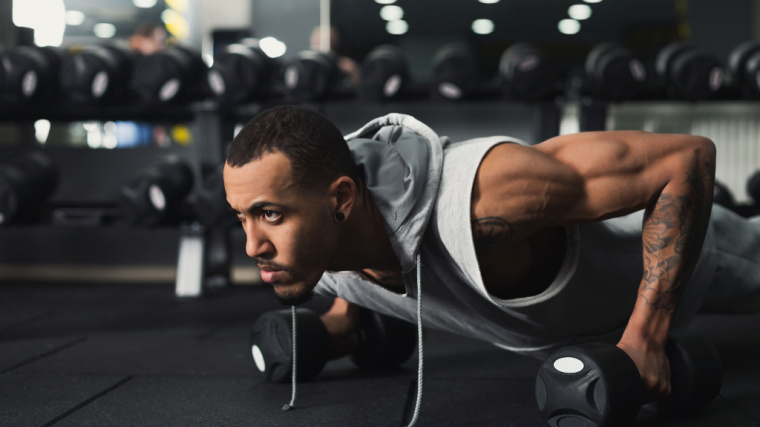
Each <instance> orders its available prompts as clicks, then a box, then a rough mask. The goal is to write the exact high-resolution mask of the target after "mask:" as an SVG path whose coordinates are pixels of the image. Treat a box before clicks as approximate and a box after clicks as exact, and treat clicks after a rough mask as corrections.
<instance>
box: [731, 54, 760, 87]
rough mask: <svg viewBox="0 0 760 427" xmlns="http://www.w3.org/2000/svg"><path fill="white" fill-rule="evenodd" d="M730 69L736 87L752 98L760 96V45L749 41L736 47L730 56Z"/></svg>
mask: <svg viewBox="0 0 760 427" xmlns="http://www.w3.org/2000/svg"><path fill="white" fill-rule="evenodd" d="M728 68H729V71H730V72H731V80H732V83H733V85H734V86H735V87H738V88H740V89H741V90H742V91H743V92H744V93H745V94H746V95H748V96H750V97H753V98H757V97H759V96H760V43H758V42H756V41H747V42H744V43H741V44H740V45H738V46H736V48H734V50H732V51H731V54H730V55H729V56H728Z"/></svg>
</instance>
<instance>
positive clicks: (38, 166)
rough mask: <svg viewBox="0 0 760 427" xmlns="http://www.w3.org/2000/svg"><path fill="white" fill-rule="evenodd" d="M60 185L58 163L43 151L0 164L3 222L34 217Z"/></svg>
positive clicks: (0, 202) (0, 220)
mask: <svg viewBox="0 0 760 427" xmlns="http://www.w3.org/2000/svg"><path fill="white" fill-rule="evenodd" d="M57 185H58V173H57V171H56V168H55V165H54V164H53V161H52V159H50V157H48V156H47V155H45V154H43V153H41V152H31V153H26V154H23V155H20V156H16V157H13V158H11V159H10V160H8V161H5V162H3V163H2V164H0V225H6V224H11V223H14V222H24V221H25V220H29V219H31V217H32V216H33V215H34V214H35V213H36V212H37V211H38V210H39V208H40V207H42V206H43V205H44V203H45V201H46V200H47V199H48V198H49V197H50V195H51V194H53V192H54V191H55V189H56V187H57Z"/></svg>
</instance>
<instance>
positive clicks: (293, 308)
mask: <svg viewBox="0 0 760 427" xmlns="http://www.w3.org/2000/svg"><path fill="white" fill-rule="evenodd" d="M290 309H291V313H292V314H293V375H292V378H293V385H292V389H293V390H292V394H291V397H290V403H286V404H284V405H283V406H282V410H283V411H289V410H291V409H293V408H295V407H296V306H294V305H293V306H290Z"/></svg>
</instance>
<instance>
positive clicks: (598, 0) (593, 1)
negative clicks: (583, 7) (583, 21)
mask: <svg viewBox="0 0 760 427" xmlns="http://www.w3.org/2000/svg"><path fill="white" fill-rule="evenodd" d="M583 1H585V2H586V3H601V2H602V0H583Z"/></svg>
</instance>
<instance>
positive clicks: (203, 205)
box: [195, 165, 237, 227]
mask: <svg viewBox="0 0 760 427" xmlns="http://www.w3.org/2000/svg"><path fill="white" fill-rule="evenodd" d="M223 171H224V165H219V166H218V167H217V168H215V169H214V170H213V171H212V172H211V173H209V174H208V176H206V178H205V179H204V180H203V183H202V184H201V186H200V188H199V189H198V192H197V194H196V197H195V213H196V214H197V215H198V219H199V220H200V222H201V224H203V225H205V226H206V227H227V226H229V225H232V224H235V222H236V221H237V218H236V217H235V214H234V213H233V212H232V211H231V210H230V209H229V208H228V206H227V193H226V192H225V191H224V177H223Z"/></svg>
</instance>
